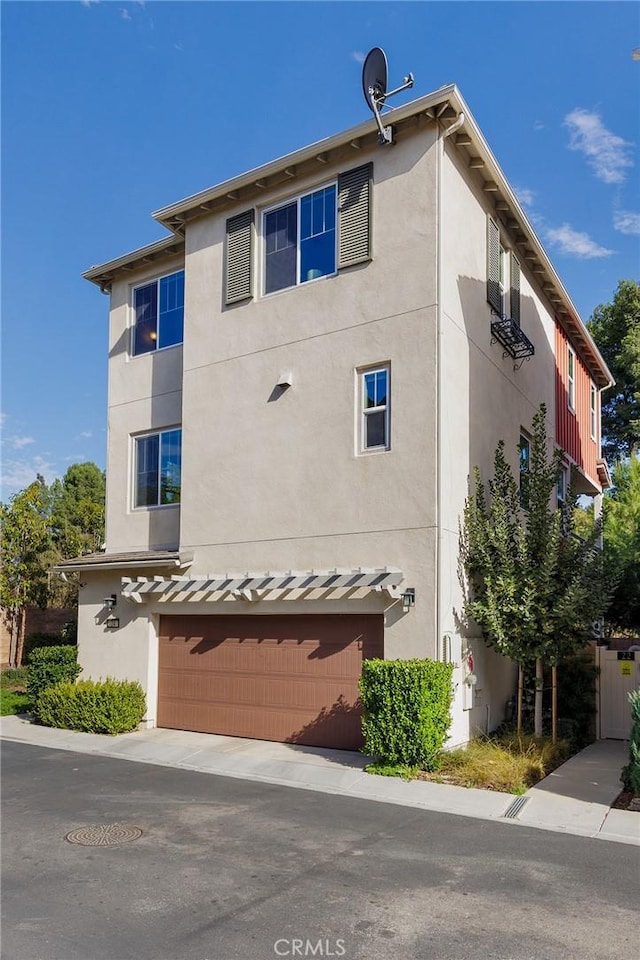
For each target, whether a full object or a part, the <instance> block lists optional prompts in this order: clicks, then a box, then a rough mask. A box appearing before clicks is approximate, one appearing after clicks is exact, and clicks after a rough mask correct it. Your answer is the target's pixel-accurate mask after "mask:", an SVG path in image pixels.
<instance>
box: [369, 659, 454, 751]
mask: <svg viewBox="0 0 640 960" xmlns="http://www.w3.org/2000/svg"><path fill="white" fill-rule="evenodd" d="M452 673H453V665H452V664H450V663H440V662H438V661H435V660H365V661H364V662H363V664H362V677H361V679H360V698H361V700H362V704H363V707H364V712H363V717H362V733H363V737H364V752H365V753H368V754H369V755H370V756H373V757H376V758H377V759H378V761H379V762H380V763H383V764H396V765H402V766H405V767H416V766H419V767H422V769H423V770H434V769H435V768H436V765H437V758H438V754H439V752H440V750H441V749H442V747H443V745H444V742H445V740H446V739H447V731H448V730H449V725H450V723H451V712H450V710H451V699H452V691H451V675H452Z"/></svg>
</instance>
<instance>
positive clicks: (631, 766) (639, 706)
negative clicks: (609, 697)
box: [622, 690, 640, 796]
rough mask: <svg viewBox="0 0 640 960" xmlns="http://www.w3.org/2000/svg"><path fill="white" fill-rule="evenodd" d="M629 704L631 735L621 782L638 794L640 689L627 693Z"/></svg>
mask: <svg viewBox="0 0 640 960" xmlns="http://www.w3.org/2000/svg"><path fill="white" fill-rule="evenodd" d="M629 703H630V704H631V720H632V723H631V736H630V737H629V763H628V764H627V765H626V767H625V768H624V770H623V771H622V782H623V783H624V786H625V789H626V790H632V791H633V792H634V793H637V794H638V796H640V690H632V691H631V693H630V694H629Z"/></svg>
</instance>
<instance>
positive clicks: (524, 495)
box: [518, 433, 531, 510]
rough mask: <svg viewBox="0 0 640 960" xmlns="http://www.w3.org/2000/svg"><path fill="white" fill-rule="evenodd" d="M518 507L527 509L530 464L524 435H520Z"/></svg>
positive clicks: (527, 442) (528, 447) (529, 446)
mask: <svg viewBox="0 0 640 960" xmlns="http://www.w3.org/2000/svg"><path fill="white" fill-rule="evenodd" d="M518 449H519V451H520V506H521V507H522V508H523V510H528V509H529V470H530V464H531V443H530V441H529V438H528V437H527V436H526V434H524V433H521V434H520V444H519V447H518Z"/></svg>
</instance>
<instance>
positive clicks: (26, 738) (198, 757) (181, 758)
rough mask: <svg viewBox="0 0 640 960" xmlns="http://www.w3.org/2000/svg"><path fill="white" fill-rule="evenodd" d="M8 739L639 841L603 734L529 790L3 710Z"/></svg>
mask: <svg viewBox="0 0 640 960" xmlns="http://www.w3.org/2000/svg"><path fill="white" fill-rule="evenodd" d="M0 735H1V736H2V738H3V739H5V740H14V741H18V742H21V743H29V744H33V745H35V746H40V747H51V748H55V749H57V750H72V751H76V752H78V753H89V754H98V755H103V756H108V757H115V758H118V759H122V760H133V761H137V762H139V763H154V764H160V765H163V766H171V767H178V768H182V769H185V770H196V771H198V772H200V773H214V774H217V775H219V776H225V777H236V778H238V779H245V780H258V781H262V782H264V783H276V784H280V785H281V786H288V787H297V788H299V789H304V790H319V791H321V792H323V793H335V794H341V795H343V796H351V797H359V798H361V799H363V800H376V801H380V802H383V803H397V804H401V805H403V806H409V807H419V808H422V809H424V810H437V811H439V812H443V813H452V814H458V815H461V816H465V817H476V818H478V819H481V820H497V821H502V822H504V823H513V824H518V823H519V824H523V825H526V826H529V827H537V828H540V829H543V830H557V831H562V832H564V833H572V834H578V835H580V836H585V837H595V838H597V839H601V840H613V841H617V842H619V843H631V844H638V845H640V814H639V813H633V812H629V811H626V810H612V809H610V805H611V803H612V802H613V801H614V800H615V798H616V797H617V795H618V794H619V793H620V790H621V789H622V786H621V784H620V771H621V769H622V767H623V766H624V764H625V763H626V757H627V744H626V743H624V742H622V741H617V740H601V741H598V742H597V743H594V744H591V746H589V747H587V748H586V749H585V750H582V751H581V752H580V753H579V754H577V755H576V756H575V757H572V758H571V760H569V761H567V763H565V764H563V765H562V766H561V767H559V768H558V769H557V770H556V771H555V772H554V773H552V774H551V776H549V777H547V778H546V779H545V780H543V781H541V782H540V783H539V784H538V785H537V786H535V787H532V788H531V790H529V791H528V792H527V793H526V794H525V795H524V796H523V797H514V796H513V795H512V794H509V793H496V792H493V791H490V790H476V789H466V788H465V787H453V786H449V785H447V784H440V783H429V782H427V781H424V780H412V781H404V780H399V779H396V778H394V777H380V776H375V775H371V774H367V773H365V772H364V767H365V765H366V764H367V762H368V760H367V758H366V757H364V756H362V754H359V753H350V752H348V751H344V750H324V749H322V748H319V747H301V746H296V745H293V744H286V743H271V742H269V741H262V740H243V739H241V738H237V737H221V736H216V735H214V734H206V733H189V732H186V731H179V730H159V729H155V730H138V731H136V732H135V733H128V734H124V735H121V736H117V737H109V736H102V735H99V734H90V733H76V732H75V731H72V730H55V729H52V728H50V727H40V726H38V725H37V724H34V723H32V722H31V721H30V720H29V719H27V718H25V717H3V718H2V721H1V725H0Z"/></svg>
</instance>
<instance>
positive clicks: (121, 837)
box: [65, 823, 142, 847]
mask: <svg viewBox="0 0 640 960" xmlns="http://www.w3.org/2000/svg"><path fill="white" fill-rule="evenodd" d="M141 836H142V830H141V829H140V827H128V826H126V825H125V824H123V823H98V824H92V825H91V826H88V827H78V828H77V829H76V830H71V831H70V832H69V833H68V834H67V835H66V836H65V840H67V841H68V842H69V843H80V844H82V846H83V847H110V846H113V844H115V843H129V842H130V841H131V840H138V839H139V837H141Z"/></svg>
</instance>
